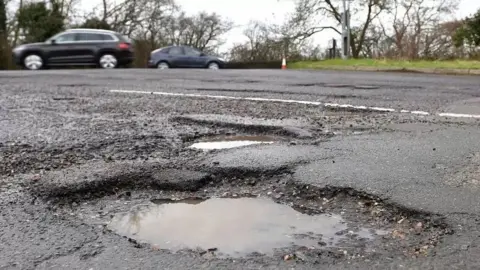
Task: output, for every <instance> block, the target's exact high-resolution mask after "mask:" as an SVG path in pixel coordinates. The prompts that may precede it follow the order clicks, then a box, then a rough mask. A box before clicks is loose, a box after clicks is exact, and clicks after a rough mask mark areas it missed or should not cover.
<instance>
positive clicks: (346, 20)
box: [342, 0, 351, 59]
mask: <svg viewBox="0 0 480 270" xmlns="http://www.w3.org/2000/svg"><path fill="white" fill-rule="evenodd" d="M347 1H348V6H347ZM350 1H351V0H342V2H343V12H342V58H343V59H348V57H349V56H350Z"/></svg>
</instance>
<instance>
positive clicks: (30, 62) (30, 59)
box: [23, 53, 43, 70]
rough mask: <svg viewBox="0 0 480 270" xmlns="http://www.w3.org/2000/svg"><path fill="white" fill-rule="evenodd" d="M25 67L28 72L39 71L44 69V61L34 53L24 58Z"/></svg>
mask: <svg viewBox="0 0 480 270" xmlns="http://www.w3.org/2000/svg"><path fill="white" fill-rule="evenodd" d="M23 66H24V67H25V68H26V69H28V70H39V69H42V68H43V59H42V57H41V56H40V55H38V54H35V53H32V54H27V55H26V56H25V57H24V58H23Z"/></svg>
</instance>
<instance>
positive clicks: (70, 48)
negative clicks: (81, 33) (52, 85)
mask: <svg viewBox="0 0 480 270" xmlns="http://www.w3.org/2000/svg"><path fill="white" fill-rule="evenodd" d="M76 35H77V34H76V33H64V34H60V35H58V36H56V37H54V38H52V39H51V40H52V42H51V43H50V44H49V46H48V49H47V50H46V55H47V61H48V63H49V64H68V63H72V62H75V61H76V60H77V58H78V55H75V44H76V42H75V38H76Z"/></svg>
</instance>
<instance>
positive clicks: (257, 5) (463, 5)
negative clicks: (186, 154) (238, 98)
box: [83, 0, 480, 47]
mask: <svg viewBox="0 0 480 270" xmlns="http://www.w3.org/2000/svg"><path fill="white" fill-rule="evenodd" d="M83 2H84V4H86V3H87V2H88V5H87V6H90V7H91V6H92V4H94V2H99V0H83ZM176 2H177V3H178V4H179V5H181V6H182V7H183V9H184V10H185V11H186V12H187V13H189V14H195V13H197V12H200V11H207V12H216V13H219V14H221V15H222V16H224V17H226V18H229V19H230V20H232V21H234V23H235V24H236V25H237V26H238V27H237V28H235V29H233V30H232V31H231V32H230V33H229V34H228V35H227V36H226V37H225V38H226V39H227V40H228V43H227V44H226V47H230V46H231V45H232V44H234V43H237V42H242V41H243V40H244V39H245V37H243V34H242V32H243V29H242V27H241V26H244V25H246V24H248V22H249V21H251V20H261V21H267V22H275V23H281V22H282V21H283V18H284V17H285V15H286V14H287V13H288V12H291V11H292V7H293V1H291V0H242V1H235V0H176ZM479 8H480V0H460V6H459V10H458V12H457V14H456V17H457V18H462V17H465V16H468V15H470V14H472V13H474V12H475V11H477V10H478V9H479ZM334 37H336V33H335V32H333V31H324V32H322V33H321V34H318V35H316V36H315V41H316V42H317V43H319V44H320V45H321V46H326V45H327V44H328V40H330V39H332V38H334ZM336 38H339V37H336Z"/></svg>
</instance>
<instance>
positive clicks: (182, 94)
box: [110, 89, 480, 119]
mask: <svg viewBox="0 0 480 270" xmlns="http://www.w3.org/2000/svg"><path fill="white" fill-rule="evenodd" d="M110 92H112V93H128V94H149V95H161V96H174V97H195V98H213V99H230V100H249V101H262V102H278V103H296V104H306V105H315V106H324V107H328V108H342V109H355V110H365V111H367V110H368V111H377V112H400V113H409V114H417V115H425V116H427V115H431V114H430V113H429V112H426V111H409V110H396V109H393V108H383V107H368V106H358V105H350V104H337V103H323V102H318V101H305V100H294V99H275V98H259V97H234V96H218V95H202V94H185V93H171V92H152V91H138V90H117V89H112V90H110ZM435 115H437V116H442V117H456V118H479V119H480V115H479V114H460V113H437V114H435Z"/></svg>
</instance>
